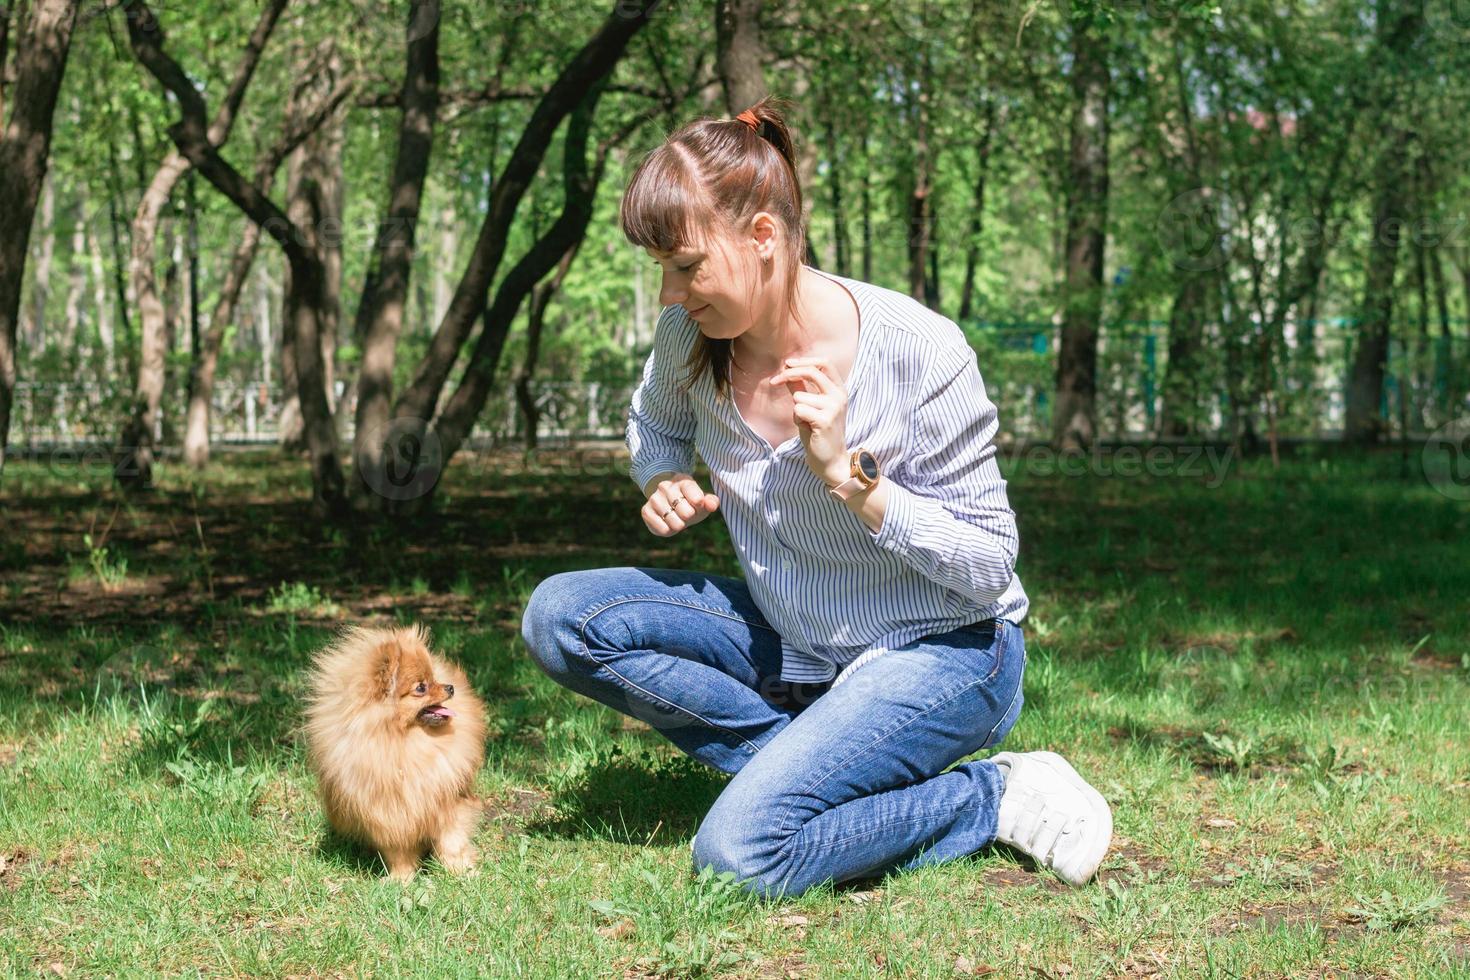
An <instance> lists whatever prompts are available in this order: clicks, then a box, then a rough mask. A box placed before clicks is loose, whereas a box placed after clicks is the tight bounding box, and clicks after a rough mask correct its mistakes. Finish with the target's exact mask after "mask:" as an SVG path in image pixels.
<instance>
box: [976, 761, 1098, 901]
mask: <svg viewBox="0 0 1470 980" xmlns="http://www.w3.org/2000/svg"><path fill="white" fill-rule="evenodd" d="M990 761H991V762H994V763H996V764H997V765H1005V766H1008V767H1009V770H1008V772H1007V773H1006V788H1005V793H1004V794H1003V795H1002V796H1001V798H1000V814H999V816H998V818H997V820H996V828H995V839H996V840H998V841H1000V842H1001V843H1003V844H1009V845H1010V846H1012V847H1014V848H1016V849H1017V850H1019V851H1021V852H1022V853H1023V854H1027V855H1030V856H1031V857H1032V858H1035V860H1036V863H1037V864H1040V865H1041V866H1042V867H1044V868H1050V869H1052V870H1053V871H1055V872H1056V874H1057V876H1058V877H1059V878H1061V879H1062V880H1063V881H1065V882H1066V883H1067V884H1069V885H1083V884H1086V883H1087V881H1088V880H1089V879H1090V878H1091V877H1092V876H1093V874H1095V873H1096V872H1097V867H1098V865H1100V864H1102V859H1103V857H1104V856H1105V855H1106V854H1107V853H1108V845H1109V844H1111V843H1112V840H1113V812H1112V811H1111V810H1110V809H1108V804H1107V801H1106V800H1104V799H1103V798H1102V794H1101V793H1099V792H1098V791H1097V790H1095V789H1093V788H1092V787H1091V786H1089V785H1088V784H1087V781H1086V780H1085V779H1083V778H1082V777H1081V776H1079V775H1077V770H1075V769H1073V768H1072V767H1071V765H1069V764H1068V762H1067V760H1066V759H1063V758H1062V757H1061V756H1059V755H1057V754H1056V753H1055V752H999V753H997V754H996V755H994V756H992V757H991V759H990Z"/></svg>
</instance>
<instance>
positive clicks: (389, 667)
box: [373, 637, 403, 698]
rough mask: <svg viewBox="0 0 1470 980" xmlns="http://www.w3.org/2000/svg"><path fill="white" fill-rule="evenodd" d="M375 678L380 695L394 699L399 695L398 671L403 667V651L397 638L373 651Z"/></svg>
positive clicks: (379, 645)
mask: <svg viewBox="0 0 1470 980" xmlns="http://www.w3.org/2000/svg"><path fill="white" fill-rule="evenodd" d="M373 658H374V670H373V677H374V679H375V680H376V681H377V685H378V694H379V695H380V696H382V697H385V698H387V697H392V696H393V695H395V694H397V693H398V671H399V669H400V668H401V667H402V665H403V650H402V648H401V647H400V646H399V644H398V639H397V638H396V637H389V638H387V639H385V640H384V641H383V642H381V643H379V644H378V646H377V649H375V650H374V651H373Z"/></svg>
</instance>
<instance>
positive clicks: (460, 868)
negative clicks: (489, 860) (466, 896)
mask: <svg viewBox="0 0 1470 980" xmlns="http://www.w3.org/2000/svg"><path fill="white" fill-rule="evenodd" d="M478 859H479V854H478V853H477V852H476V851H475V849H474V848H473V847H464V848H462V849H461V850H458V851H455V852H454V853H452V854H441V855H440V856H439V863H440V864H442V865H444V870H445V871H448V872H449V873H450V874H457V875H464V874H472V873H474V871H475V862H476V861H477V860H478Z"/></svg>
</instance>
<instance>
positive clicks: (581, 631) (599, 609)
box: [577, 595, 775, 752]
mask: <svg viewBox="0 0 1470 980" xmlns="http://www.w3.org/2000/svg"><path fill="white" fill-rule="evenodd" d="M631 601H650V602H668V603H672V604H673V605H677V606H685V607H687V608H690V609H699V610H702V611H703V612H707V613H712V614H714V615H716V616H724V617H725V618H727V619H738V620H740V621H741V622H742V623H745V624H746V625H747V626H759V625H761V624H759V623H752V622H750V621H749V620H747V619H745V618H744V617H743V616H727V615H726V614H725V613H723V612H720V611H719V610H718V609H710V608H708V607H706V606H701V605H699V604H698V603H691V602H684V601H682V600H679V599H670V598H669V597H667V596H645V595H639V596H627V595H625V596H618V597H617V598H615V599H610V600H608V601H607V602H605V603H602V604H601V605H598V606H594V607H592V609H591V610H590V611H589V612H587V613H586V614H584V615H583V616H582V619H581V620H580V621H579V622H578V623H577V640H578V642H580V643H581V644H582V651H583V653H585V654H586V655H587V659H588V660H591V661H592V662H593V663H595V664H597V665H598V666H599V667H601V668H602V669H604V670H606V671H607V672H608V673H610V674H612V675H613V676H614V677H616V678H617V679H618V680H619V681H621V682H622V683H623V684H624V685H625V686H626V687H628V688H631V689H632V690H635V691H640V692H642V693H643V694H645V695H647V697H648V698H649V700H651V701H654V702H657V703H661V704H665V705H667V706H668V707H669V708H671V709H673V710H674V711H678V712H683V713H684V714H686V715H688V716H689V717H690V718H693V719H694V720H695V721H697V722H699V723H700V724H701V725H704V726H705V727H706V728H711V729H714V730H715V731H720V732H725V733H727V734H729V735H731V736H733V737H734V738H736V739H738V740H739V741H740V742H741V743H743V744H744V745H746V746H749V748H750V750H751V752H755V751H758V750H759V748H760V747H759V746H758V745H756V744H755V743H754V742H752V741H751V740H750V739H748V738H746V737H745V736H744V735H741V734H740V733H739V732H737V731H734V730H733V729H730V728H726V727H725V726H724V725H720V724H717V723H715V722H713V721H710V720H709V719H708V718H705V717H703V716H701V715H699V714H697V713H696V712H693V711H690V710H689V709H688V708H686V707H684V706H683V705H682V704H675V703H674V702H672V701H670V700H669V699H668V698H665V697H661V696H659V695H657V694H655V693H653V692H652V691H650V690H648V689H647V688H645V687H643V686H642V685H639V684H635V683H634V682H633V681H631V680H629V679H628V678H627V677H625V676H624V675H622V674H620V673H618V671H617V670H616V669H615V668H614V667H613V666H612V665H611V664H609V663H607V662H605V661H602V660H599V659H598V658H597V657H594V656H593V655H592V648H591V647H590V646H588V644H587V624H588V623H589V622H590V621H591V620H592V618H593V617H595V616H598V615H600V614H601V613H604V612H606V611H607V610H609V609H611V608H612V607H613V606H615V605H617V604H618V603H620V602H631ZM765 628H766V629H771V630H772V632H775V631H774V629H772V627H770V626H767V627H765Z"/></svg>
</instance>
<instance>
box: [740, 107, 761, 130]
mask: <svg viewBox="0 0 1470 980" xmlns="http://www.w3.org/2000/svg"><path fill="white" fill-rule="evenodd" d="M735 118H736V119H739V120H740V121H741V122H743V123H745V125H747V126H749V127H750V131H751V132H752V133H759V132H760V131H761V121H760V120H759V119H757V118H756V115H755V113H753V112H751V111H750V110H749V109H746V110H745V111H744V112H742V113H741V114H740V115H738V116H736V117H735Z"/></svg>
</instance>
